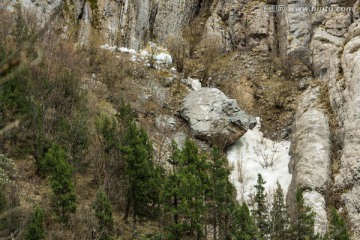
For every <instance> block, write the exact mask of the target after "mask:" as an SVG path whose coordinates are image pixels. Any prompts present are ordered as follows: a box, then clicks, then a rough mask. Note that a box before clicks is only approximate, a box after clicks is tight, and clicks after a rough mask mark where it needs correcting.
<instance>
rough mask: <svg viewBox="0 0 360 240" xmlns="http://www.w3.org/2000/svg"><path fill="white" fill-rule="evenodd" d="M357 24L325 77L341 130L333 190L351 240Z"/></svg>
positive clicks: (359, 99) (357, 136) (357, 217)
mask: <svg viewBox="0 0 360 240" xmlns="http://www.w3.org/2000/svg"><path fill="white" fill-rule="evenodd" d="M359 29H360V21H359V20H357V21H355V22H354V23H353V24H352V25H351V26H350V28H349V31H348V33H347V34H346V37H345V39H346V44H345V46H344V48H343V52H342V54H341V55H338V56H337V58H335V59H334V60H332V64H333V66H334V67H335V66H337V68H335V69H334V71H332V72H331V74H329V76H328V80H329V86H330V88H331V95H330V96H331V98H332V105H333V107H334V109H335V110H336V112H337V115H338V120H339V125H340V126H341V127H342V137H343V149H342V152H341V153H342V154H341V159H340V170H339V173H338V174H337V175H336V176H335V187H336V188H337V190H338V191H339V192H341V193H342V195H341V198H342V201H343V202H344V205H345V207H346V210H347V213H348V217H349V220H350V222H351V225H352V228H353V231H354V239H358V238H359V237H360V211H359V209H360V201H359V200H358V199H359V189H360V182H359V180H360V161H359V147H360V130H359V124H360V82H359V76H360V62H359V61H358V59H359V58H360V38H359V36H360V31H359Z"/></svg>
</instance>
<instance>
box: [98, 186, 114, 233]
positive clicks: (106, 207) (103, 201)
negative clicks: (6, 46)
mask: <svg viewBox="0 0 360 240" xmlns="http://www.w3.org/2000/svg"><path fill="white" fill-rule="evenodd" d="M93 208H94V210H95V216H96V218H97V219H98V221H99V232H100V238H99V239H100V240H109V239H111V237H110V235H111V231H112V230H113V227H114V220H113V217H112V209H111V205H110V202H109V200H108V198H107V196H106V193H105V191H104V190H103V189H100V190H99V191H98V193H97V195H96V199H95V202H94V204H93Z"/></svg>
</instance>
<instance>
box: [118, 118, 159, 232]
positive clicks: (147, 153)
mask: <svg viewBox="0 0 360 240" xmlns="http://www.w3.org/2000/svg"><path fill="white" fill-rule="evenodd" d="M124 143H125V145H124V146H123V147H121V150H122V152H123V153H124V159H125V162H126V168H125V175H126V179H127V182H128V189H127V193H126V198H127V203H126V212H125V217H124V219H125V220H127V219H128V216H129V213H130V210H131V212H132V216H133V220H134V221H133V223H134V224H135V223H136V217H137V216H145V215H146V214H147V213H149V211H148V210H149V206H155V205H156V204H158V203H159V194H160V190H161V185H162V181H161V178H162V170H161V169H160V167H156V166H155V165H154V163H153V155H152V154H153V148H152V144H151V143H150V141H149V139H148V136H147V133H146V131H145V130H144V129H143V128H141V129H139V128H138V127H137V126H136V123H135V122H134V121H133V122H131V123H129V126H128V128H127V130H126V131H125V134H124ZM134 228H135V225H134ZM134 230H135V229H134Z"/></svg>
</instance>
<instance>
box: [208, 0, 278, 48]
mask: <svg viewBox="0 0 360 240" xmlns="http://www.w3.org/2000/svg"><path fill="white" fill-rule="evenodd" d="M264 7H265V3H264V2H261V1H249V0H242V1H231V0H225V1H214V6H213V7H212V14H211V16H210V17H209V19H208V20H207V22H206V32H205V34H208V35H218V36H220V37H221V39H222V42H223V46H224V48H225V49H227V50H233V49H253V50H254V51H264V52H267V51H269V49H270V48H271V46H272V45H273V41H274V31H275V25H274V22H275V21H274V15H273V14H272V13H269V12H266V11H264Z"/></svg>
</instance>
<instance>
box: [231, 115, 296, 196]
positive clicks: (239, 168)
mask: <svg viewBox="0 0 360 240" xmlns="http://www.w3.org/2000/svg"><path fill="white" fill-rule="evenodd" d="M257 120H258V124H257V126H256V127H255V128H254V129H252V130H248V131H247V132H246V133H245V135H244V136H242V137H241V138H240V139H239V140H238V141H237V142H236V143H235V144H234V145H233V146H231V147H230V149H229V150H228V152H227V158H228V161H229V165H230V167H231V174H230V181H231V182H232V183H233V184H234V186H235V188H236V192H237V200H238V201H247V202H248V201H250V199H251V196H253V195H254V186H255V185H256V181H257V176H258V174H259V173H260V174H261V175H262V177H263V179H264V180H265V181H266V184H265V189H266V191H267V192H268V193H270V194H271V193H273V192H274V191H275V189H276V186H277V185H276V182H277V181H279V183H280V185H281V187H282V189H283V190H284V194H286V192H287V189H288V187H289V184H290V182H291V174H290V173H289V170H288V164H289V161H290V156H289V148H290V142H288V141H282V142H275V141H272V140H270V139H267V138H264V137H263V133H262V132H261V131H260V126H261V124H260V118H257Z"/></svg>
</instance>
